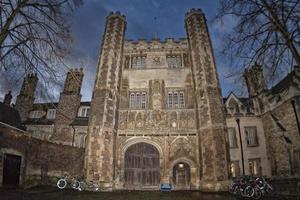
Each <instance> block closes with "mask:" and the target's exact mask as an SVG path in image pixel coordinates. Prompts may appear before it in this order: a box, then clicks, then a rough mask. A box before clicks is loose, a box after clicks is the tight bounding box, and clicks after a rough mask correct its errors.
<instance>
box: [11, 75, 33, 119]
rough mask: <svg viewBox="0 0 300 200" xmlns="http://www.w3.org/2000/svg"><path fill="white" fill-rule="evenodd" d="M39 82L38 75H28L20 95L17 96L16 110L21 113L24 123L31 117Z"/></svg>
mask: <svg viewBox="0 0 300 200" xmlns="http://www.w3.org/2000/svg"><path fill="white" fill-rule="evenodd" d="M37 81H38V77H37V74H28V75H27V76H26V77H25V78H24V81H23V84H22V88H21V91H20V94H19V95H18V96H17V100H16V106H15V108H16V110H17V111H18V112H19V114H20V117H21V120H22V121H25V120H26V119H27V118H28V117H29V112H30V111H31V110H32V108H33V102H34V94H35V89H36V84H37Z"/></svg>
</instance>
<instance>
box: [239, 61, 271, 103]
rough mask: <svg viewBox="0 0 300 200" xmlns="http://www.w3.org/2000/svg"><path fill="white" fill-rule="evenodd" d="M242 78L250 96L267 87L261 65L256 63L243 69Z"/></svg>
mask: <svg viewBox="0 0 300 200" xmlns="http://www.w3.org/2000/svg"><path fill="white" fill-rule="evenodd" d="M244 78H245V80H246V84H247V88H248V92H249V96H250V97H255V96H257V95H259V94H260V93H262V92H263V91H265V90H266V89H267V86H266V83H265V79H264V75H263V69H262V66H261V65H258V64H257V63H255V65H253V66H252V67H251V68H249V69H246V70H245V73H244Z"/></svg>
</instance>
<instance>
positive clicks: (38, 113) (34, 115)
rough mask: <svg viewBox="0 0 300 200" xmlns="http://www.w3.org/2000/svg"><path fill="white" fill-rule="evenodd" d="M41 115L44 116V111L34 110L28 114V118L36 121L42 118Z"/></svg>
mask: <svg viewBox="0 0 300 200" xmlns="http://www.w3.org/2000/svg"><path fill="white" fill-rule="evenodd" d="M43 115H44V111H41V110H34V111H31V112H30V115H29V117H30V118H32V119H38V118H41V117H43Z"/></svg>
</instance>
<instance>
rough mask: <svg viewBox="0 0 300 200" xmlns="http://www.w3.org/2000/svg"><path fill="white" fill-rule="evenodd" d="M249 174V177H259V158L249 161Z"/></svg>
mask: <svg viewBox="0 0 300 200" xmlns="http://www.w3.org/2000/svg"><path fill="white" fill-rule="evenodd" d="M249 173H250V175H254V176H260V175H261V166H260V158H257V159H249Z"/></svg>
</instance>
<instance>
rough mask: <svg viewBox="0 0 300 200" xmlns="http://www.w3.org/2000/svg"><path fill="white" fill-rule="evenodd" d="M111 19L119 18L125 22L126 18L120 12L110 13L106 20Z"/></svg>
mask: <svg viewBox="0 0 300 200" xmlns="http://www.w3.org/2000/svg"><path fill="white" fill-rule="evenodd" d="M111 17H119V18H121V19H123V20H124V21H126V16H125V15H123V14H122V13H121V12H120V11H116V12H110V13H109V15H108V16H107V17H106V18H107V19H108V18H111Z"/></svg>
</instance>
